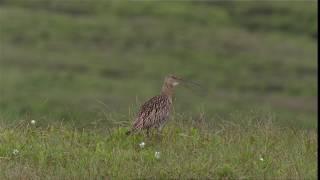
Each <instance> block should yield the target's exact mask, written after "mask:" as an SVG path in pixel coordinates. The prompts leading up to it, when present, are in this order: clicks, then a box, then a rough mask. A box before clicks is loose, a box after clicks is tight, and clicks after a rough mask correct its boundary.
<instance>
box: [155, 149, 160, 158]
mask: <svg viewBox="0 0 320 180" xmlns="http://www.w3.org/2000/svg"><path fill="white" fill-rule="evenodd" d="M154 157H155V158H156V159H160V152H158V151H156V152H155V153H154Z"/></svg>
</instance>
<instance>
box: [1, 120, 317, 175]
mask: <svg viewBox="0 0 320 180" xmlns="http://www.w3.org/2000/svg"><path fill="white" fill-rule="evenodd" d="M237 117H238V118H239V117H241V122H238V123H230V122H231V121H230V120H227V121H225V122H224V123H218V124H215V125H214V127H215V128H213V129H212V128H209V127H210V125H208V124H207V123H208V122H206V121H202V122H201V121H198V122H190V121H189V120H187V119H184V118H182V117H180V116H175V118H174V120H175V121H173V122H170V123H169V124H168V126H167V127H166V128H164V132H163V134H162V136H161V137H160V138H159V136H157V135H156V134H153V135H152V136H151V137H149V138H147V137H145V136H143V135H142V134H140V135H134V136H129V137H128V136H126V135H125V132H126V129H127V128H123V127H119V126H118V127H114V128H111V129H108V130H104V131H102V129H100V128H97V129H95V131H93V130H92V129H90V130H89V129H82V130H81V129H74V128H71V127H66V126H64V125H63V124H61V125H49V126H47V127H45V128H41V127H39V126H38V125H37V124H36V125H32V124H30V122H28V121H22V122H20V124H19V125H18V126H15V127H12V126H10V127H1V131H0V142H1V146H0V178H1V179H109V178H112V179H127V178H138V179H141V178H143V179H144V178H160V179H163V178H164V179H167V178H170V179H172V178H174V179H175V178H178V179H186V178H187V179H190V178H196V179H198V178H213V179H316V172H317V163H316V159H317V133H316V132H315V131H305V130H297V129H290V128H279V127H277V126H274V124H273V123H272V116H264V117H260V118H259V119H258V120H257V119H255V118H254V117H256V115H254V114H248V115H246V116H243V115H242V116H241V115H237V116H235V118H237ZM186 122H187V123H186ZM211 125H212V124H211ZM141 142H145V143H146V145H145V147H144V148H140V147H139V143H141ZM14 149H17V150H18V151H19V152H18V153H17V154H13V151H14ZM156 151H158V152H160V159H156V158H155V152H156Z"/></svg>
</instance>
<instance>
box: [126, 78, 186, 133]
mask: <svg viewBox="0 0 320 180" xmlns="http://www.w3.org/2000/svg"><path fill="white" fill-rule="evenodd" d="M181 81H183V80H182V79H181V78H178V77H177V76H174V75H168V76H166V77H165V80H164V83H163V85H162V89H161V93H160V95H157V96H154V97H152V98H151V99H149V100H148V101H147V102H145V103H144V104H143V105H142V106H141V107H140V110H139V112H138V114H137V116H136V118H135V121H134V122H133V125H132V128H131V130H130V131H128V132H127V133H126V134H127V135H129V134H131V133H135V132H139V131H141V130H147V135H149V130H150V129H152V128H157V129H158V131H159V132H161V130H162V128H163V126H164V125H165V123H166V122H167V120H168V119H169V115H170V111H171V107H172V95H173V91H174V87H175V86H177V85H178V84H179V83H180V82H181Z"/></svg>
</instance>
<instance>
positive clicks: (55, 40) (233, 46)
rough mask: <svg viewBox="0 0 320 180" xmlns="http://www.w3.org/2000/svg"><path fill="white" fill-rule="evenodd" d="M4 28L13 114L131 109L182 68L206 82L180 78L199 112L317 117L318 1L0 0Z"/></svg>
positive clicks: (294, 123)
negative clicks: (187, 83) (186, 81)
mask: <svg viewBox="0 0 320 180" xmlns="http://www.w3.org/2000/svg"><path fill="white" fill-rule="evenodd" d="M0 37H1V39H0V41H1V43H0V48H1V54H0V75H1V79H0V82H1V84H0V86H1V87H0V95H1V96H0V97H1V99H0V121H3V122H5V123H12V122H17V120H23V119H36V120H37V121H38V122H39V123H40V124H42V125H46V124H48V123H54V122H63V123H66V124H68V123H72V124H75V125H77V126H78V127H91V126H92V125H97V124H98V125H99V126H109V125H110V124H112V123H117V122H123V121H131V119H132V117H133V116H134V114H135V112H136V111H137V109H138V107H139V105H140V104H141V103H143V102H144V101H145V100H147V99H148V98H150V97H151V96H154V95H157V94H158V93H159V91H160V87H161V85H162V81H163V78H164V76H165V75H167V74H168V73H171V74H176V75H179V76H181V77H184V78H186V79H189V80H193V81H196V82H198V83H200V84H201V88H197V87H189V88H185V87H178V88H177V89H176V94H175V104H174V107H175V109H174V111H175V112H176V113H179V114H185V115H186V117H190V119H192V118H197V117H198V116H200V115H201V114H202V113H204V114H205V117H206V120H207V121H220V120H221V119H228V116H230V114H233V113H235V112H251V111H259V112H260V111H261V112H266V113H270V114H272V115H274V116H275V117H276V118H275V119H276V123H278V124H279V125H281V126H286V127H297V128H306V129H315V128H316V126H317V72H318V69H317V41H318V33H317V2H316V1H300V2H291V1H284V2H276V1H265V2H253V1H252V2H235V1H230V2H222V1H221V2H170V1H165V2H161V1H153V2H151V1H126V2H125V1H121V2H119V1H117V2H116V1H99V0H90V1H89V0H85V1H81V0H79V1H76V0H72V1H61V0H42V1H40V0H29V1H25V0H1V1H0ZM262 114H263V113H262ZM110 122H112V123H110Z"/></svg>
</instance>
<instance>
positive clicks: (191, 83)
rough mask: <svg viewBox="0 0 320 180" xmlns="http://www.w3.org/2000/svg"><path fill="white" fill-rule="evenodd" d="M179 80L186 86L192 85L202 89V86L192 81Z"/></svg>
mask: <svg viewBox="0 0 320 180" xmlns="http://www.w3.org/2000/svg"><path fill="white" fill-rule="evenodd" d="M178 79H179V80H180V81H181V82H182V83H184V84H190V85H194V86H197V87H201V86H200V84H199V83H197V82H194V81H190V80H185V79H182V78H178Z"/></svg>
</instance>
